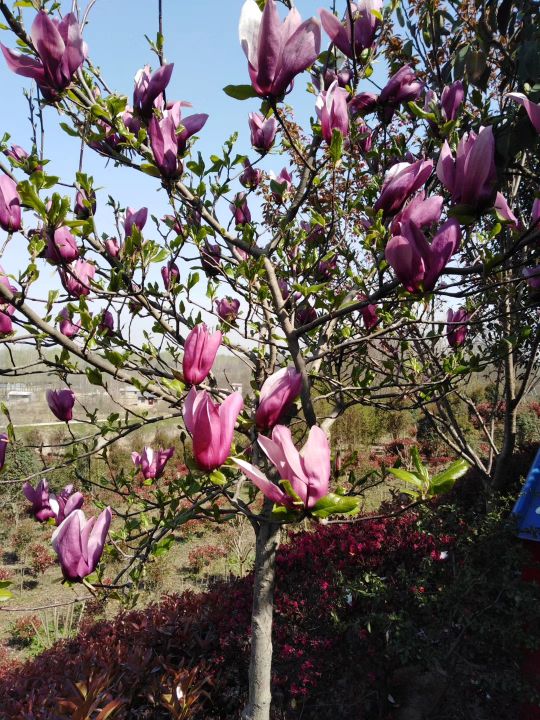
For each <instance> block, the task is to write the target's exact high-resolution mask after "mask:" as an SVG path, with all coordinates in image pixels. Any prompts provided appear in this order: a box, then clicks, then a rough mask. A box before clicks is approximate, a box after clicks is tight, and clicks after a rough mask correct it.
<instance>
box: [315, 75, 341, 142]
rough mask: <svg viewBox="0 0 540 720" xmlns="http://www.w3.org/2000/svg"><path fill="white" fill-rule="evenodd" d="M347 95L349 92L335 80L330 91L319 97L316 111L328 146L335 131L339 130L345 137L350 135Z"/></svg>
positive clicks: (320, 94) (322, 93)
mask: <svg viewBox="0 0 540 720" xmlns="http://www.w3.org/2000/svg"><path fill="white" fill-rule="evenodd" d="M347 95H348V93H347V91H346V90H344V89H343V88H341V87H339V85H338V81H337V80H334V82H333V83H332V84H331V85H330V87H329V88H328V90H323V91H322V92H321V93H319V95H318V97H317V102H316V103H315V110H316V112H317V116H318V118H319V121H320V123H321V132H322V136H323V138H324V139H325V140H326V142H327V143H328V144H330V143H331V142H332V134H333V131H334V130H338V131H339V132H340V133H341V134H342V135H343V137H347V136H348V134H349V113H348V111H347Z"/></svg>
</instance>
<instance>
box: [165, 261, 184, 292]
mask: <svg viewBox="0 0 540 720" xmlns="http://www.w3.org/2000/svg"><path fill="white" fill-rule="evenodd" d="M161 277H162V278H163V285H164V286H165V290H170V289H171V287H172V286H173V285H176V283H178V282H179V281H180V269H179V267H178V265H177V264H176V263H175V262H174V261H173V260H169V262H168V263H167V264H166V265H164V266H163V267H162V268H161Z"/></svg>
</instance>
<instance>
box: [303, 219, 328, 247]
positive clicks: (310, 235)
mask: <svg viewBox="0 0 540 720" xmlns="http://www.w3.org/2000/svg"><path fill="white" fill-rule="evenodd" d="M300 227H301V228H302V230H304V231H305V232H306V243H307V244H308V245H318V244H319V243H320V242H322V241H323V240H324V227H323V226H322V225H317V224H315V225H312V224H311V223H309V222H307V221H305V220H302V222H301V223H300Z"/></svg>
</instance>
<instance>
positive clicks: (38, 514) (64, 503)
mask: <svg viewBox="0 0 540 720" xmlns="http://www.w3.org/2000/svg"><path fill="white" fill-rule="evenodd" d="M23 493H24V495H25V497H26V499H27V500H29V501H30V502H31V503H32V510H31V512H32V515H33V516H34V517H35V519H36V520H38V521H39V522H45V521H46V520H50V519H54V520H55V522H56V524H57V525H60V523H62V522H63V521H64V519H65V518H66V517H67V516H68V515H70V514H71V513H72V512H74V511H75V510H78V509H79V508H80V507H81V506H82V504H83V503H84V496H83V494H82V493H81V492H75V493H74V492H73V485H66V486H65V488H64V489H63V490H62V491H61V492H59V493H58V495H55V494H54V493H50V492H49V484H48V482H47V480H46V479H45V478H43V479H42V480H40V481H39V482H38V484H37V485H36V487H35V488H33V487H32V485H30V483H29V482H25V483H24V485H23Z"/></svg>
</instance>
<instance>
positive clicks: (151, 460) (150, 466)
mask: <svg viewBox="0 0 540 720" xmlns="http://www.w3.org/2000/svg"><path fill="white" fill-rule="evenodd" d="M173 455H174V448H168V449H167V450H162V449H161V448H160V449H159V450H154V449H153V448H151V447H145V448H144V449H143V451H142V453H138V452H132V453H131V459H132V460H133V464H134V465H135V467H136V468H140V470H141V472H142V474H143V477H144V479H145V480H150V479H151V480H157V479H158V478H160V477H161V476H162V475H163V473H164V471H165V466H166V465H167V463H168V461H169V460H170V459H171V457H172V456H173Z"/></svg>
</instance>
